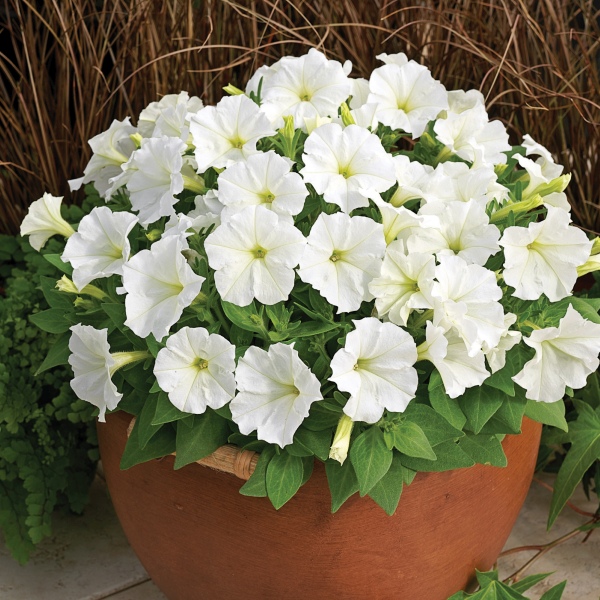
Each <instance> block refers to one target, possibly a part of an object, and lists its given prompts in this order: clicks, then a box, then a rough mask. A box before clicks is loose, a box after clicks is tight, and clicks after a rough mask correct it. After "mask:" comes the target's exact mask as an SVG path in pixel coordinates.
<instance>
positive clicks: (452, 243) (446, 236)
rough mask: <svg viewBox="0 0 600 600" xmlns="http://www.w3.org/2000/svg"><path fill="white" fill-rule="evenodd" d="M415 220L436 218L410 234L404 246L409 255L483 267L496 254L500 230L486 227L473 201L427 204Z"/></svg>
mask: <svg viewBox="0 0 600 600" xmlns="http://www.w3.org/2000/svg"><path fill="white" fill-rule="evenodd" d="M419 216H422V217H437V218H431V219H429V220H428V221H425V222H423V223H422V225H421V227H420V228H418V229H413V230H412V235H411V236H410V237H409V238H408V240H407V242H406V245H407V247H408V251H409V252H425V253H429V254H436V255H437V256H438V257H439V256H452V255H455V254H456V255H457V256H460V257H461V258H462V259H464V260H465V261H466V262H467V263H475V264H478V265H484V264H485V263H486V262H487V259H488V258H489V257H490V256H492V255H493V254H496V253H497V252H499V251H500V246H499V245H498V240H499V239H500V230H499V229H498V228H497V227H496V226H495V225H490V221H489V218H488V216H487V214H486V212H485V210H484V209H483V208H482V207H481V206H480V205H479V204H477V202H476V201H475V200H470V201H469V202H448V203H447V204H446V203H442V202H428V203H427V204H425V206H423V207H422V208H421V210H419Z"/></svg>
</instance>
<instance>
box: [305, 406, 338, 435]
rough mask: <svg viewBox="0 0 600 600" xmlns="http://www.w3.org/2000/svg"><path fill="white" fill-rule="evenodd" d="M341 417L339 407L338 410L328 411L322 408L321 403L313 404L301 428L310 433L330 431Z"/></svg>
mask: <svg viewBox="0 0 600 600" xmlns="http://www.w3.org/2000/svg"><path fill="white" fill-rule="evenodd" d="M341 416H342V409H341V407H340V408H339V410H335V411H334V410H330V409H328V408H325V406H323V401H319V402H315V403H313V405H312V406H311V407H310V412H309V413H308V417H306V419H304V421H303V422H302V426H303V427H305V428H306V429H310V430H311V431H323V430H325V429H331V428H332V427H335V426H336V425H337V424H338V421H339V420H340V417H341Z"/></svg>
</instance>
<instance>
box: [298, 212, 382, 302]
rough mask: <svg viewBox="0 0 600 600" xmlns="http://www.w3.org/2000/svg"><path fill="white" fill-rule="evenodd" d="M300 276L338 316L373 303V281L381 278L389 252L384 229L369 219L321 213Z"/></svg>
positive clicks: (314, 227) (311, 232) (303, 258)
mask: <svg viewBox="0 0 600 600" xmlns="http://www.w3.org/2000/svg"><path fill="white" fill-rule="evenodd" d="M307 241H308V245H307V246H306V250H305V252H304V255H303V256H302V258H301V259H300V268H299V269H298V275H299V276H300V278H301V279H302V281H305V282H306V283H310V284H311V285H312V286H313V287H314V288H315V289H317V290H319V292H320V293H321V295H322V296H324V297H325V298H326V299H327V301H328V302H330V303H331V304H333V305H334V306H337V307H338V314H339V313H342V312H352V311H354V310H358V309H359V308H360V305H361V303H362V302H363V301H364V300H371V299H372V296H371V294H370V292H369V290H368V285H369V283H370V281H371V280H372V279H373V278H374V277H377V276H379V272H380V269H381V261H382V258H383V255H384V252H385V247H386V244H385V239H384V237H383V227H382V226H381V225H380V224H379V223H376V222H375V221H373V220H372V219H369V218H367V217H349V216H348V215H346V214H344V213H335V214H333V215H326V214H321V215H319V217H318V219H317V220H316V221H315V224H314V225H313V226H312V229H311V231H310V235H309V236H308V239H307Z"/></svg>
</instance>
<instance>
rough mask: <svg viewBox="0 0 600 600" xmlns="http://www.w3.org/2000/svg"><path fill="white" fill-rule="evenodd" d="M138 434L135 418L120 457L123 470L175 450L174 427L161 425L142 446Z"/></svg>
mask: <svg viewBox="0 0 600 600" xmlns="http://www.w3.org/2000/svg"><path fill="white" fill-rule="evenodd" d="M138 434H139V425H138V421H137V420H136V422H135V425H134V427H133V429H132V431H131V435H130V436H129V439H128V440H127V444H126V445H125V450H124V451H123V456H122V457H121V469H123V470H125V469H129V468H131V467H133V466H135V465H137V464H140V463H143V462H146V461H148V460H152V459H153V458H162V457H163V456H167V455H168V454H172V453H173V452H175V429H174V428H173V427H172V426H171V425H164V426H163V427H161V428H160V430H159V431H157V432H156V434H154V436H153V437H152V439H151V440H150V441H149V442H148V443H147V444H146V446H145V447H144V448H142V447H141V445H140V439H139V435H138Z"/></svg>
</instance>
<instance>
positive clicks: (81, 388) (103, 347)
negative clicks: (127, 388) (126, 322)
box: [69, 323, 149, 423]
mask: <svg viewBox="0 0 600 600" xmlns="http://www.w3.org/2000/svg"><path fill="white" fill-rule="evenodd" d="M107 336H108V329H100V330H98V329H94V327H92V326H91V325H81V324H80V323H77V325H73V327H71V337H70V339H69V350H70V351H71V355H70V356H69V364H70V365H71V368H72V369H73V374H74V377H73V379H72V380H71V387H72V388H73V391H74V392H75V394H77V396H78V397H79V398H81V400H85V401H86V402H89V403H90V404H93V405H94V406H97V407H98V408H99V409H100V414H99V415H98V420H99V421H100V422H101V423H104V421H105V417H104V415H105V413H106V411H107V410H114V409H115V408H117V404H119V401H120V400H121V398H122V397H123V394H121V393H120V392H119V391H118V390H117V386H116V385H115V384H114V383H113V382H112V379H111V377H112V376H113V375H114V373H115V371H117V369H120V368H121V367H124V366H125V365H128V364H130V363H132V362H137V361H139V360H144V359H145V358H147V357H148V356H149V354H148V353H147V352H145V351H139V352H115V353H114V354H111V353H110V346H109V344H108V339H107Z"/></svg>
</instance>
